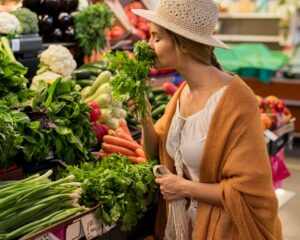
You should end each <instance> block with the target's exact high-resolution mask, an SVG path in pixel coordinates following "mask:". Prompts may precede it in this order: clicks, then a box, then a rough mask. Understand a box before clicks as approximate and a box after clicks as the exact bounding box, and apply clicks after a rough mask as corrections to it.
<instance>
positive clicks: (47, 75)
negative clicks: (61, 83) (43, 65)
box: [30, 71, 62, 90]
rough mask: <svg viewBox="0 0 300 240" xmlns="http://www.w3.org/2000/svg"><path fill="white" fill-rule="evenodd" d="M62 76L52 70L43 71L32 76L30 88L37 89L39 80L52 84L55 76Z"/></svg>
mask: <svg viewBox="0 0 300 240" xmlns="http://www.w3.org/2000/svg"><path fill="white" fill-rule="evenodd" d="M60 77H62V76H61V75H60V74H57V73H54V72H50V71H47V72H44V73H42V74H40V75H36V76H34V77H33V79H32V82H31V85H30V89H32V90H37V89H38V88H39V85H40V81H44V82H45V83H49V84H52V83H53V82H54V81H55V80H56V79H57V78H60Z"/></svg>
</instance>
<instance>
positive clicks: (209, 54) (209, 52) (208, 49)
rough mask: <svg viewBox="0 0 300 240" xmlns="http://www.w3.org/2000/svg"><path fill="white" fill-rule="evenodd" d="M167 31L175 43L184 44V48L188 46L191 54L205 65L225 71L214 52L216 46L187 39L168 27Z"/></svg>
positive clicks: (177, 44)
mask: <svg viewBox="0 0 300 240" xmlns="http://www.w3.org/2000/svg"><path fill="white" fill-rule="evenodd" d="M166 31H167V33H168V35H169V36H170V37H171V39H172V41H173V42H174V43H175V45H176V46H183V47H184V48H186V49H187V51H188V52H189V54H191V56H192V57H193V58H194V59H196V60H197V61H199V62H201V63H203V64H205V65H213V66H215V67H216V68H218V69H219V70H221V71H223V69H222V67H221V65H220V63H219V62H218V60H217V58H216V55H215V54H214V47H212V46H208V45H205V44H202V43H198V42H195V41H193V40H190V39H187V38H185V37H182V36H180V35H178V34H176V33H174V32H172V31H170V30H168V29H166Z"/></svg>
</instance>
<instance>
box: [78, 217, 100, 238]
mask: <svg viewBox="0 0 300 240" xmlns="http://www.w3.org/2000/svg"><path fill="white" fill-rule="evenodd" d="M81 223H82V226H83V231H84V233H85V237H86V239H87V240H90V239H93V238H95V237H97V236H98V234H97V219H96V218H95V216H94V214H93V213H91V214H87V215H85V216H83V217H82V218H81Z"/></svg>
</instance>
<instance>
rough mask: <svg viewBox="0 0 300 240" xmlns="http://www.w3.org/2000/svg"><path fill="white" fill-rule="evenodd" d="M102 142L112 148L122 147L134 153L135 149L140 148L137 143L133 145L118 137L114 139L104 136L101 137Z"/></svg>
mask: <svg viewBox="0 0 300 240" xmlns="http://www.w3.org/2000/svg"><path fill="white" fill-rule="evenodd" d="M103 142H105V143H108V144H112V145H114V146H118V147H123V148H126V149H129V150H133V151H135V150H136V149H138V148H140V146H139V145H138V144H137V143H134V142H132V141H128V140H125V139H122V138H119V137H114V136H110V135H106V136H104V137H103Z"/></svg>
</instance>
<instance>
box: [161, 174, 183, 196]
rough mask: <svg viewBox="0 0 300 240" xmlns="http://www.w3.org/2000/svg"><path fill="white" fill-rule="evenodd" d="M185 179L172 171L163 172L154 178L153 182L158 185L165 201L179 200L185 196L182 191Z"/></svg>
mask: <svg viewBox="0 0 300 240" xmlns="http://www.w3.org/2000/svg"><path fill="white" fill-rule="evenodd" d="M185 181H187V180H185V179H184V178H182V177H179V176H177V175H175V174H172V173H166V174H163V175H161V176H160V177H158V178H156V179H155V182H156V183H157V184H159V185H160V192H161V194H162V195H163V198H164V199H165V200H167V201H174V200H179V199H183V198H185V197H186V196H185V195H184V194H183V192H182V189H184V187H183V185H184V183H185Z"/></svg>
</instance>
